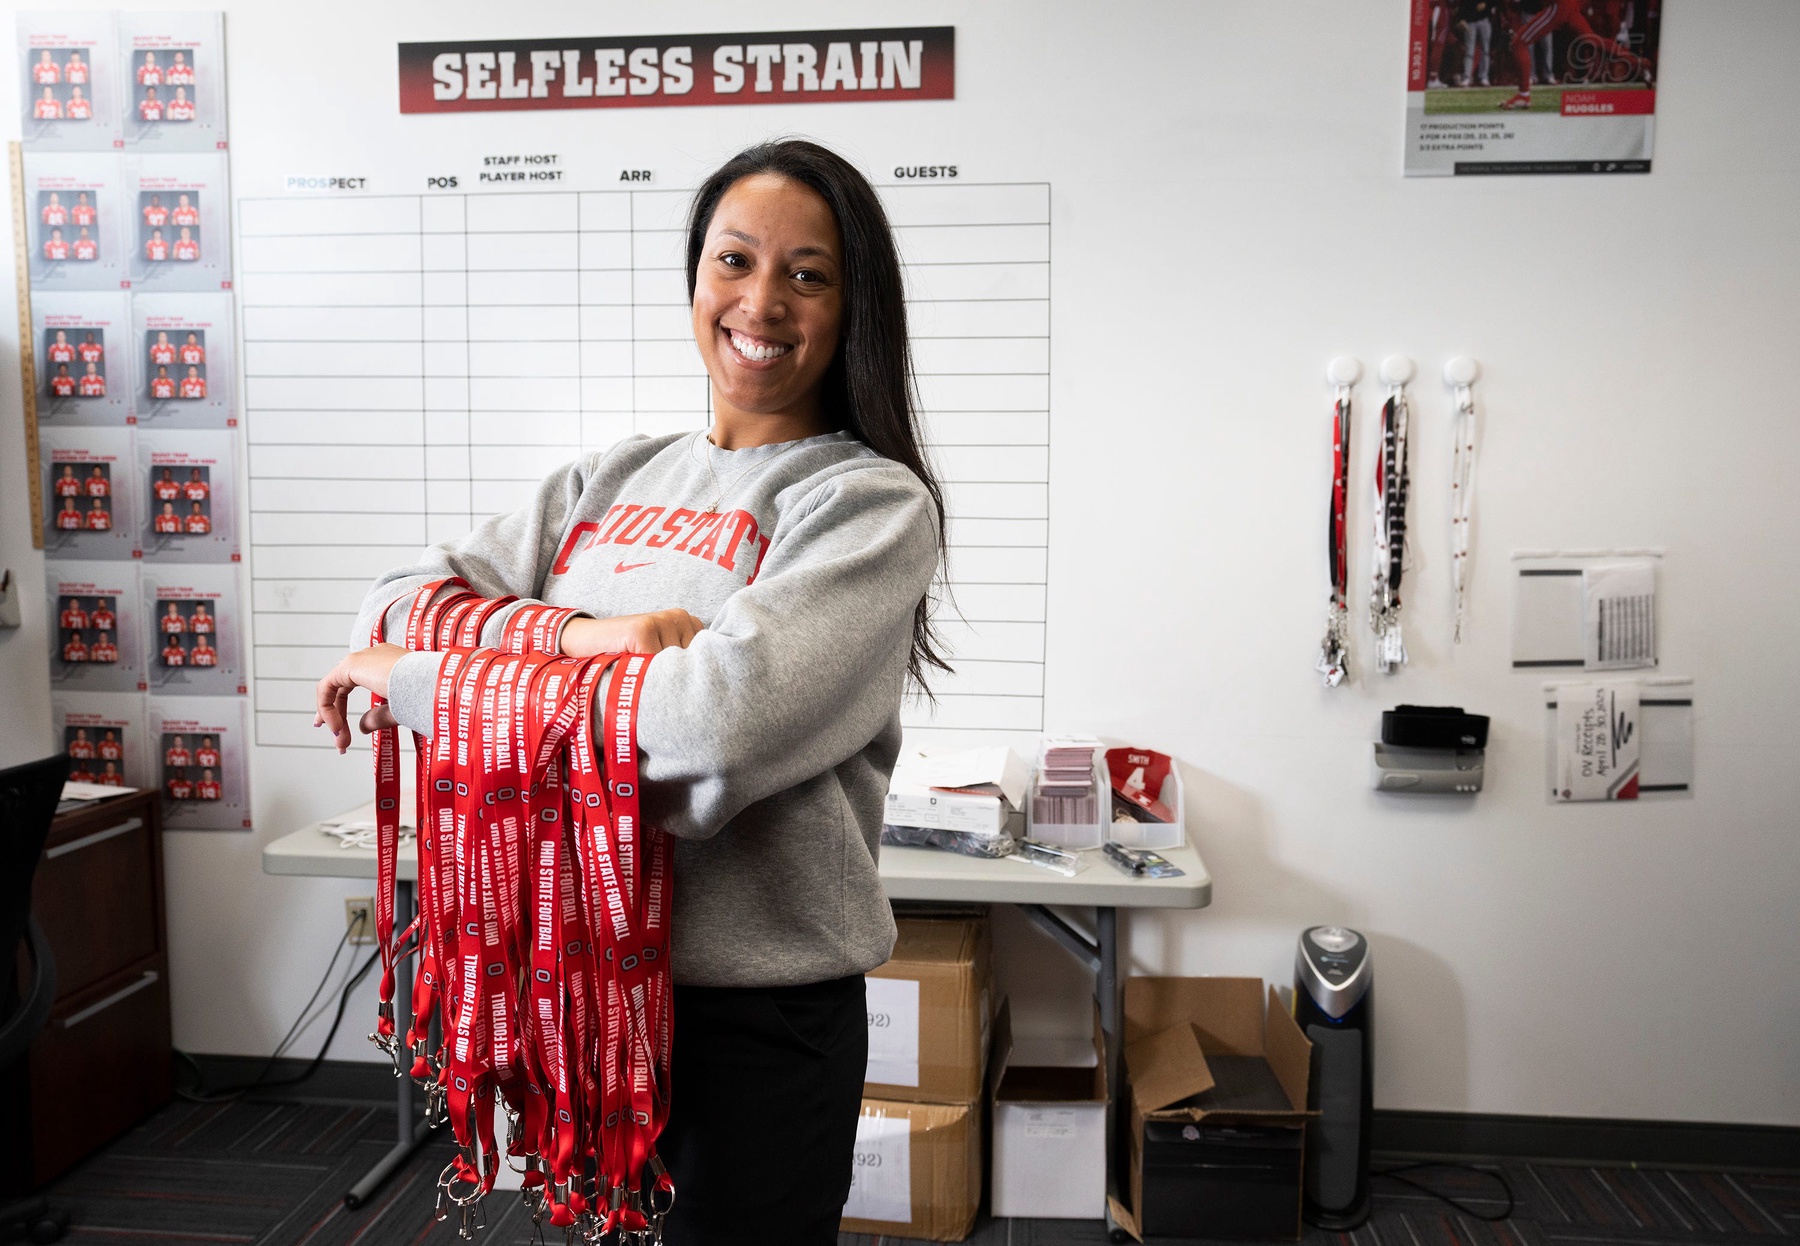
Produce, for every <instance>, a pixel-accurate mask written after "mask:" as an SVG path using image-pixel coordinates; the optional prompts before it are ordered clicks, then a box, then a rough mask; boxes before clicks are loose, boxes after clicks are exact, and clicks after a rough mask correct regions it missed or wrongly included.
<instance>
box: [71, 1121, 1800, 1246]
mask: <svg viewBox="0 0 1800 1246" xmlns="http://www.w3.org/2000/svg"><path fill="white" fill-rule="evenodd" d="M393 1133H394V1119H393V1109H392V1108H391V1107H390V1106H386V1105H377V1104H371V1103H365V1102H355V1101H348V1100H345V1101H311V1102H304V1101H303V1102H295V1101H283V1102H239V1103H232V1104H220V1105H209V1106H200V1105H195V1104H188V1103H176V1104H172V1105H171V1106H169V1107H167V1108H165V1109H163V1110H162V1111H161V1112H159V1113H157V1114H156V1115H155V1116H153V1117H152V1118H151V1119H149V1120H148V1121H146V1122H145V1123H144V1124H143V1125H141V1126H139V1127H138V1128H137V1129H135V1130H133V1131H132V1132H131V1133H129V1134H127V1135H125V1136H124V1137H122V1138H120V1139H119V1140H118V1141H117V1142H115V1143H114V1144H113V1145H112V1146H110V1147H108V1148H107V1149H106V1150H104V1151H102V1152H100V1153H99V1154H97V1155H95V1156H94V1157H93V1158H91V1159H89V1160H88V1161H87V1162H85V1163H83V1164H82V1165H81V1166H80V1167H78V1168H76V1169H74V1170H73V1171H71V1172H69V1173H68V1174H66V1175H65V1176H63V1177H62V1178H61V1179H60V1180H59V1181H57V1182H56V1183H55V1184H54V1185H53V1186H52V1187H51V1188H50V1189H49V1190H48V1191H46V1193H47V1194H48V1196H49V1198H50V1199H51V1201H52V1203H53V1204H54V1205H56V1206H58V1207H61V1208H64V1209H66V1210H68V1211H69V1212H70V1213H71V1218H72V1223H71V1226H70V1230H69V1235H68V1237H67V1238H66V1239H65V1240H67V1241H68V1242H71V1243H80V1244H87V1243H103V1242H110V1243H120V1242H128V1241H132V1240H141V1241H145V1242H155V1243H170V1244H180V1243H194V1244H196V1246H199V1244H203V1243H212V1244H217V1243H237V1242H242V1243H247V1244H254V1246H354V1244H356V1243H368V1244H369V1246H389V1244H392V1246H408V1244H411V1246H418V1244H421V1243H426V1242H432V1243H439V1244H441V1246H450V1243H453V1242H455V1241H456V1240H457V1239H456V1235H455V1232H456V1231H455V1222H454V1221H449V1222H444V1223H439V1222H438V1221H436V1220H435V1219H434V1217H433V1204H434V1201H435V1195H436V1183H437V1175H438V1173H439V1171H440V1170H441V1169H442V1168H443V1167H444V1165H445V1163H447V1162H448V1160H449V1158H450V1155H451V1146H450V1143H449V1142H448V1141H447V1140H445V1138H444V1137H442V1136H440V1138H438V1139H434V1140H433V1141H431V1142H430V1143H428V1144H426V1146H425V1147H424V1148H422V1149H421V1151H420V1153H419V1154H417V1155H415V1156H414V1157H413V1159H412V1161H411V1162H410V1163H409V1164H408V1165H407V1166H406V1167H405V1168H404V1169H403V1170H402V1171H400V1172H399V1173H397V1174H396V1175H395V1176H394V1177H393V1178H392V1179H391V1180H390V1181H389V1182H388V1184H387V1185H386V1186H385V1187H384V1188H383V1189H381V1190H380V1191H379V1192H378V1193H377V1195H376V1196H375V1198H374V1199H373V1200H371V1202H370V1203H369V1205H368V1206H366V1207H364V1208H362V1209H361V1210H358V1211H351V1210H349V1209H348V1208H346V1207H345V1206H344V1192H345V1190H347V1189H348V1188H349V1187H350V1185H351V1184H352V1183H353V1182H354V1181H355V1180H356V1179H357V1178H358V1177H360V1176H361V1175H362V1174H363V1173H364V1172H365V1171H367V1169H368V1168H369V1167H370V1166H371V1165H372V1164H374V1163H375V1161H376V1160H377V1159H378V1158H380V1156H381V1155H382V1154H383V1153H384V1152H385V1151H386V1150H387V1149H388V1147H389V1146H390V1145H391V1143H390V1139H391V1138H392V1137H393ZM1377 1166H1378V1167H1380V1166H1381V1165H1380V1164H1379V1163H1378V1165H1377ZM1489 1167H1490V1168H1498V1169H1499V1170H1500V1171H1501V1172H1503V1173H1504V1175H1505V1176H1506V1178H1507V1180H1508V1181H1509V1182H1510V1183H1511V1185H1512V1188H1513V1191H1514V1194H1515V1196H1516V1198H1517V1205H1516V1207H1515V1209H1514V1212H1513V1215H1512V1217H1511V1218H1510V1219H1509V1220H1506V1221H1504V1222H1501V1223H1492V1224H1490V1223H1484V1222H1482V1221H1481V1220H1478V1219H1476V1218H1474V1217H1472V1216H1469V1215H1465V1214H1462V1213H1459V1212H1458V1211H1456V1210H1455V1209H1454V1208H1452V1207H1449V1206H1447V1205H1445V1204H1443V1203H1441V1202H1438V1201H1436V1200H1435V1199H1433V1198H1431V1197H1430V1196H1429V1195H1428V1194H1426V1193H1424V1192H1422V1191H1419V1190H1417V1189H1414V1188H1411V1187H1409V1186H1406V1185H1404V1184H1401V1183H1400V1182H1398V1181H1395V1180H1392V1179H1378V1180H1377V1181H1376V1205H1375V1214H1374V1215H1373V1216H1372V1217H1371V1218H1370V1220H1369V1222H1368V1223H1367V1224H1366V1225H1364V1226H1363V1227H1362V1228H1360V1229H1358V1230H1356V1231H1355V1232H1353V1233H1347V1234H1346V1233H1324V1232H1321V1231H1319V1230H1309V1232H1308V1234H1307V1237H1306V1238H1305V1241H1306V1242H1307V1243H1308V1246H1615V1244H1616V1246H1697V1244H1701V1243H1704V1244H1705V1246H1750V1244H1751V1243H1755V1244H1756V1246H1767V1244H1768V1243H1771V1242H1772V1241H1773V1240H1774V1239H1779V1238H1792V1237H1800V1174H1793V1173H1785V1174H1783V1173H1757V1172H1724V1171H1702V1170H1693V1169H1652V1168H1627V1167H1607V1168H1601V1167H1587V1166H1581V1165H1574V1164H1554V1163H1536V1162H1533V1163H1527V1162H1511V1161H1509V1162H1505V1163H1501V1164H1497V1165H1490V1166H1489ZM1408 1175H1409V1176H1411V1177H1413V1178H1414V1179H1416V1180H1420V1181H1423V1182H1426V1183H1428V1184H1430V1185H1431V1186H1432V1187H1433V1188H1435V1189H1437V1190H1440V1191H1442V1192H1443V1193H1445V1194H1449V1195H1451V1196H1453V1197H1455V1198H1458V1199H1460V1200H1462V1201H1463V1202H1464V1203H1466V1204H1467V1205H1469V1206H1471V1207H1474V1208H1476V1209H1478V1210H1480V1211H1483V1212H1488V1213H1495V1212H1498V1211H1499V1210H1500V1209H1501V1208H1502V1206H1503V1203H1502V1202H1501V1201H1500V1196H1499V1193H1498V1187H1497V1186H1496V1184H1495V1183H1494V1182H1493V1180H1492V1179H1491V1178H1489V1177H1486V1176H1483V1175H1481V1174H1479V1173H1471V1172H1467V1171H1463V1170H1458V1169H1431V1170H1426V1171H1422V1172H1413V1173H1409V1174H1408ZM487 1219H488V1223H487V1227H486V1229H485V1230H484V1231H482V1232H480V1233H479V1234H478V1235H477V1238H476V1240H477V1241H478V1242H486V1243H491V1244H492V1246H523V1244H524V1243H527V1242H530V1241H531V1240H532V1225H531V1221H530V1217H529V1216H528V1215H526V1213H525V1211H524V1209H523V1207H522V1205H521V1203H520V1201H519V1200H518V1198H517V1197H516V1196H513V1195H507V1194H498V1195H496V1196H494V1198H493V1200H492V1206H491V1208H490V1209H489V1212H488V1217H487ZM558 1240H560V1239H559V1238H558V1237H557V1236H556V1235H555V1234H554V1232H552V1234H551V1241H552V1242H556V1241H558ZM897 1240H898V1239H885V1238H872V1237H864V1236H853V1235H848V1234H847V1235H845V1236H844V1237H843V1239H842V1246H878V1244H880V1243H884V1242H889V1241H897ZM1106 1240H1107V1236H1106V1230H1105V1226H1104V1225H1103V1224H1102V1223H1101V1222H1099V1221H1067V1220H991V1219H986V1218H984V1219H983V1220H982V1221H981V1222H979V1223H978V1224H977V1225H976V1229H975V1232H974V1234H973V1235H972V1236H971V1237H970V1238H969V1241H970V1242H971V1243H979V1244H980V1246H1089V1244H1094V1246H1098V1244H1099V1243H1103V1242H1105V1241H1106Z"/></svg>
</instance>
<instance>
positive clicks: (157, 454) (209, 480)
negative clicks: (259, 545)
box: [137, 429, 238, 563]
mask: <svg viewBox="0 0 1800 1246" xmlns="http://www.w3.org/2000/svg"><path fill="white" fill-rule="evenodd" d="M137 447H138V472H139V477H138V478H139V480H140V481H142V487H143V489H144V501H145V509H144V511H143V515H144V522H143V528H142V530H141V532H140V534H139V537H140V540H141V543H142V547H143V551H144V558H145V560H146V561H148V562H210V563H230V562H236V561H238V542H237V533H236V531H235V525H234V522H233V518H234V515H235V510H234V502H233V500H232V499H233V496H234V491H233V489H232V487H231V482H232V434H231V433H218V432H184V431H177V430H174V429H168V430H159V429H143V430H140V431H139V433H138V437H137Z"/></svg>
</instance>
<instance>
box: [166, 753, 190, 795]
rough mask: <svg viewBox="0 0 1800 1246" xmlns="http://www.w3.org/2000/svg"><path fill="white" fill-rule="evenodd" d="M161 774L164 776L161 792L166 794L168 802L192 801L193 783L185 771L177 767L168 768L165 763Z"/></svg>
mask: <svg viewBox="0 0 1800 1246" xmlns="http://www.w3.org/2000/svg"><path fill="white" fill-rule="evenodd" d="M163 774H164V776H165V777H164V779H163V790H164V791H165V792H167V793H168V796H169V799H170V800H192V799H194V781H193V780H192V779H190V778H188V776H187V771H186V770H184V769H182V768H180V767H178V766H170V765H169V764H168V762H166V761H165V762H164V763H163Z"/></svg>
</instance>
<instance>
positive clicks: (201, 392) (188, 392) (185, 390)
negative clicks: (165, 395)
mask: <svg viewBox="0 0 1800 1246" xmlns="http://www.w3.org/2000/svg"><path fill="white" fill-rule="evenodd" d="M181 396H182V397H183V398H189V399H192V398H204V397H206V378H205V377H203V376H201V375H200V369H199V368H189V369H188V370H187V375H186V376H184V377H182V378H181Z"/></svg>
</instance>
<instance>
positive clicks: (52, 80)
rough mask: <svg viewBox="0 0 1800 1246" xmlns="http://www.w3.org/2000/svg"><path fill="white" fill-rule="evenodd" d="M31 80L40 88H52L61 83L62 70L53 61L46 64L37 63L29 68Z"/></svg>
mask: <svg viewBox="0 0 1800 1246" xmlns="http://www.w3.org/2000/svg"><path fill="white" fill-rule="evenodd" d="M31 80H32V81H33V82H35V83H37V84H38V85H39V86H41V87H53V86H55V85H56V84H57V83H58V82H60V81H62V70H61V69H59V68H58V67H57V64H56V62H55V61H51V62H50V63H48V64H45V63H44V62H43V61H38V62H37V63H36V64H34V65H32V67H31Z"/></svg>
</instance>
